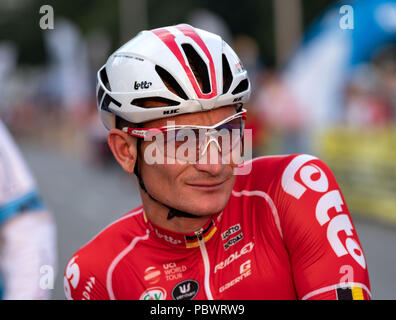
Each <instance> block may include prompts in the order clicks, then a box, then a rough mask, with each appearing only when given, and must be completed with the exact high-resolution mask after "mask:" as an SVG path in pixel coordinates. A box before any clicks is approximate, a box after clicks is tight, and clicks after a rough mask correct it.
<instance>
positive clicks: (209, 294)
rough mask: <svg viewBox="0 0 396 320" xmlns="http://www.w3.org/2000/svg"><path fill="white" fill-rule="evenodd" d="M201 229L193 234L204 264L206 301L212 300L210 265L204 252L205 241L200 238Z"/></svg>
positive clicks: (206, 252)
mask: <svg viewBox="0 0 396 320" xmlns="http://www.w3.org/2000/svg"><path fill="white" fill-rule="evenodd" d="M202 233H203V229H202V228H201V229H200V230H198V231H196V232H195V234H196V236H197V238H198V243H199V249H200V250H201V255H202V259H203V262H204V270H205V277H204V287H205V293H206V296H207V297H208V300H213V295H212V291H211V290H210V281H209V279H210V263H209V256H208V251H207V250H206V245H205V241H204V239H203V237H202Z"/></svg>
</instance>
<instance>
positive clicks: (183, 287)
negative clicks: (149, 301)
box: [172, 280, 199, 300]
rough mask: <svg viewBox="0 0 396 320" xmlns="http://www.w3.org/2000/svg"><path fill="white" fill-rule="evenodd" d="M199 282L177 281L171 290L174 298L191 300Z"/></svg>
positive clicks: (196, 291) (196, 292) (195, 293)
mask: <svg viewBox="0 0 396 320" xmlns="http://www.w3.org/2000/svg"><path fill="white" fill-rule="evenodd" d="M198 290H199V284H198V282H197V281H195V280H184V281H182V282H179V283H178V284H177V285H176V286H175V287H174V288H173V290H172V297H173V299H174V300H192V299H194V297H195V296H196V295H197V294H198Z"/></svg>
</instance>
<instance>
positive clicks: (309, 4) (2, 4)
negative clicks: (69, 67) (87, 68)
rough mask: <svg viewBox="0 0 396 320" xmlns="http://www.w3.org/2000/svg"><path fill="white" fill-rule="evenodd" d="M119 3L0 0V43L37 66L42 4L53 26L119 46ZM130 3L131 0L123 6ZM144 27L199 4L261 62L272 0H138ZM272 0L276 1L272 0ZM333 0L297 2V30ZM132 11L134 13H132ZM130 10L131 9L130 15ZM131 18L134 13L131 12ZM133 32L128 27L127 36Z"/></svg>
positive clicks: (268, 50) (175, 19) (270, 54)
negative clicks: (249, 44)
mask: <svg viewBox="0 0 396 320" xmlns="http://www.w3.org/2000/svg"><path fill="white" fill-rule="evenodd" d="M120 1H121V0H119V1H106V0H84V1H65V0H1V1H0V41H3V40H7V41H11V42H13V43H14V44H16V46H17V48H18V53H19V58H18V59H19V63H22V64H41V63H44V62H45V60H46V53H45V49H44V44H43V37H42V32H43V31H42V30H41V29H40V27H39V20H40V17H41V16H40V14H39V9H40V7H41V6H42V5H44V4H48V5H51V6H52V7H53V8H54V13H55V27H56V19H57V18H58V17H65V18H68V19H70V20H71V21H73V22H74V23H75V24H77V25H78V26H79V27H80V29H81V31H82V33H83V34H86V33H88V32H90V31H93V30H96V29H100V30H105V31H106V32H107V34H108V36H109V37H110V38H111V41H112V44H111V45H112V50H113V49H116V48H117V47H119V46H120V45H121V41H120V24H121V23H120V10H121V9H120ZM136 1H143V0H131V4H130V5H128V8H133V7H134V3H135V2H136ZM144 1H146V5H145V6H144V7H145V8H146V10H147V21H148V26H146V28H149V29H150V28H156V27H160V26H165V25H171V24H177V23H181V22H186V20H187V17H188V15H189V13H190V12H191V11H192V10H193V9H195V8H205V9H208V10H211V11H213V12H214V13H216V14H217V15H219V16H221V17H222V18H223V19H224V20H225V22H226V23H227V24H228V26H229V28H230V31H231V32H232V34H233V35H237V34H248V35H249V36H251V37H253V38H254V39H256V40H257V42H258V44H259V48H260V54H261V57H262V60H263V61H264V62H265V64H266V65H269V66H272V65H274V63H275V52H274V21H273V19H274V12H273V2H272V0H248V1H240V0H238V1H237V0H217V1H213V0H199V1H198V0H183V1H180V0H144ZM274 1H276V0H274ZM290 1H293V0H290ZM332 2H334V0H302V6H303V28H304V27H306V26H307V25H308V24H309V23H311V22H312V20H313V19H314V18H315V17H316V16H317V15H318V14H319V13H320V12H321V11H322V10H323V9H324V8H325V7H326V6H328V5H329V4H330V3H332ZM135 14H136V13H135ZM133 17H134V13H133V12H131V19H133ZM135 17H136V16H135ZM285 23H287V22H285ZM138 31H139V30H134V31H132V30H131V37H133V36H134V35H135V34H136V33H137V32H138Z"/></svg>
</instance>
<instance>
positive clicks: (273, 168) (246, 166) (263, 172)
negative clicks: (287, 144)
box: [234, 154, 308, 190]
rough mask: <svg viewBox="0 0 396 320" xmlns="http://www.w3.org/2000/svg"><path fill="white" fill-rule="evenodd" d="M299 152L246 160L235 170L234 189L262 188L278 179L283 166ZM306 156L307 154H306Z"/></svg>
mask: <svg viewBox="0 0 396 320" xmlns="http://www.w3.org/2000/svg"><path fill="white" fill-rule="evenodd" d="M298 156H301V154H287V155H275V156H262V157H257V158H254V159H252V160H249V161H246V162H244V163H243V164H242V166H240V167H239V168H238V170H237V171H236V175H237V178H236V182H235V188H234V190H243V189H246V190H263V189H266V188H270V187H271V185H273V184H274V182H277V181H279V179H280V178H281V176H282V174H283V173H284V170H285V168H286V167H287V166H288V165H289V164H290V162H291V161H292V160H293V159H294V158H296V157H298ZM307 156H308V155H307Z"/></svg>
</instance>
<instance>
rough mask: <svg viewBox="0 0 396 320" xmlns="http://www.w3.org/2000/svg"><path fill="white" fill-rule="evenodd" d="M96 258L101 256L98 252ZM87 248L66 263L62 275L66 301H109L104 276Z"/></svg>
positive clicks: (93, 255)
mask: <svg viewBox="0 0 396 320" xmlns="http://www.w3.org/2000/svg"><path fill="white" fill-rule="evenodd" d="M96 256H99V257H100V256H101V254H100V253H99V252H97V253H96ZM96 260H97V259H95V254H92V252H91V253H90V252H89V247H88V248H87V247H83V248H82V249H80V250H79V251H78V252H77V253H76V254H75V255H74V256H73V257H72V258H71V259H70V260H69V262H68V264H67V266H66V269H65V273H64V278H63V279H64V280H63V284H64V291H65V297H66V299H67V300H109V295H108V293H107V288H106V280H105V279H106V275H105V274H104V273H102V272H101V268H100V264H97V263H95V261H96Z"/></svg>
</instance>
